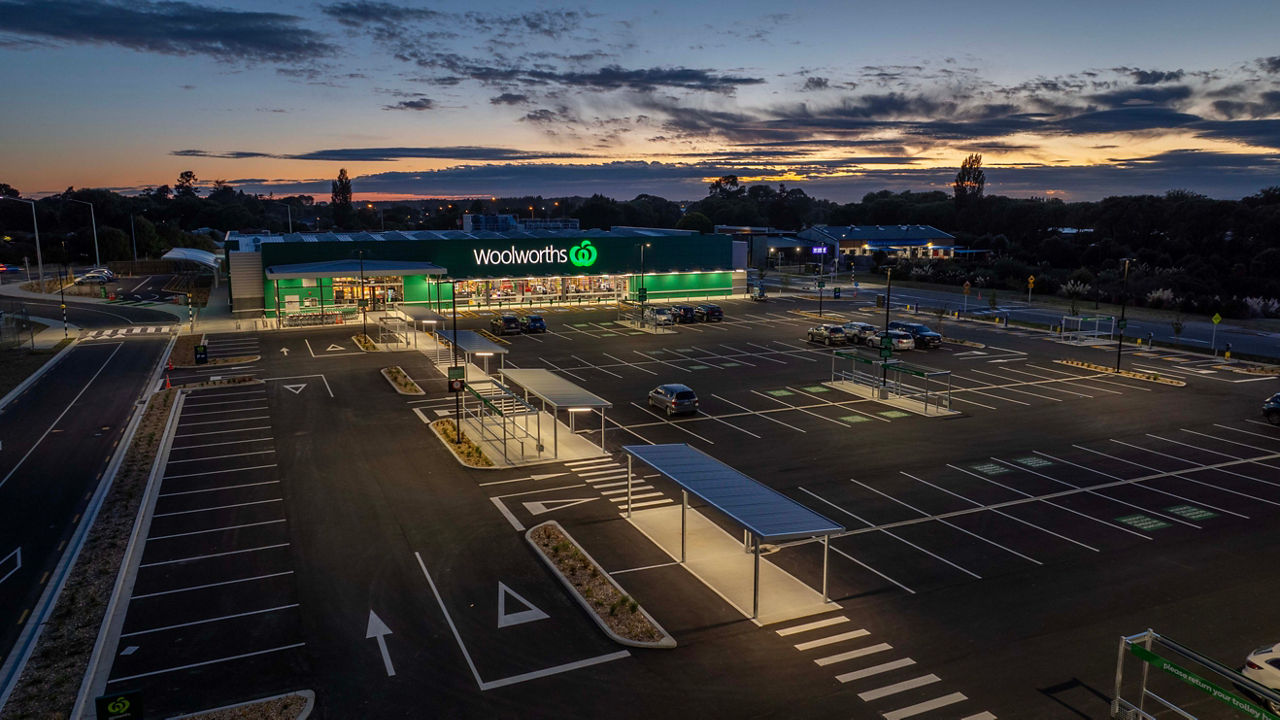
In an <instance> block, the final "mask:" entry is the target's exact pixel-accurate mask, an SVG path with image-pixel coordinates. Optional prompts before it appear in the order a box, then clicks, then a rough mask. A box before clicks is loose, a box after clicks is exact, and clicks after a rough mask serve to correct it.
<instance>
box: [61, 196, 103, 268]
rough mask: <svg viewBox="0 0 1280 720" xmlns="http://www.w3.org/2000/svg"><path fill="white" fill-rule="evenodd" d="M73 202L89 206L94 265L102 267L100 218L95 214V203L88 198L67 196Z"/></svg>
mask: <svg viewBox="0 0 1280 720" xmlns="http://www.w3.org/2000/svg"><path fill="white" fill-rule="evenodd" d="M67 199H68V200H70V201H71V202H73V203H80V204H81V205H88V206H89V222H90V223H91V224H92V225H93V266H94V267H101V266H102V258H101V257H99V256H98V220H97V218H95V217H94V215H93V203H91V202H89V201H88V200H76V199H75V198H67Z"/></svg>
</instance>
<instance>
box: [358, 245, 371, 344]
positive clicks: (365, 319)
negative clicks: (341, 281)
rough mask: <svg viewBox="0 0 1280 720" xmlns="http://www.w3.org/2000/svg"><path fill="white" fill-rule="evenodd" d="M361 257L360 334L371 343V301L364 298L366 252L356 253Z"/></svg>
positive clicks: (359, 251)
mask: <svg viewBox="0 0 1280 720" xmlns="http://www.w3.org/2000/svg"><path fill="white" fill-rule="evenodd" d="M356 252H357V253H358V254H359V255H360V325H361V330H360V332H361V333H363V334H364V339H365V342H368V341H369V301H368V300H367V299H365V296H364V291H365V287H364V250H357V251H356Z"/></svg>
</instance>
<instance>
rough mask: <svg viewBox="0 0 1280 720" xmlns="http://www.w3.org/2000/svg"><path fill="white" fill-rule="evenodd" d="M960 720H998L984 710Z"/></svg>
mask: <svg viewBox="0 0 1280 720" xmlns="http://www.w3.org/2000/svg"><path fill="white" fill-rule="evenodd" d="M960 720H996V716H995V715H992V714H991V713H990V712H988V711H986V710H983V711H982V712H980V713H978V714H977V715H969V716H967V717H963V718H961V719H960Z"/></svg>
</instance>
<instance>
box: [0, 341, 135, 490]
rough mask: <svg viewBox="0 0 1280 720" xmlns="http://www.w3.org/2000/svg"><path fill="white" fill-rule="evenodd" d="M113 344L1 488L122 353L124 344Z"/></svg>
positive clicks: (0, 483) (1, 482) (5, 477)
mask: <svg viewBox="0 0 1280 720" xmlns="http://www.w3.org/2000/svg"><path fill="white" fill-rule="evenodd" d="M113 344H114V345H115V346H116V347H115V349H114V350H112V351H111V354H110V355H108V356H107V359H106V360H103V361H102V364H101V365H99V366H98V370H97V372H95V373H94V374H93V377H91V378H89V382H86V383H85V384H84V387H82V388H80V392H78V393H76V396H75V397H73V398H71V402H70V403H67V407H66V408H65V409H63V411H62V412H60V413H58V417H56V418H54V419H53V422H52V423H50V424H49V429H48V430H45V431H44V434H43V435H41V436H40V439H38V440H36V441H35V442H34V443H32V444H31V447H30V448H29V449H28V450H27V452H26V454H25V455H23V456H22V458H21V459H20V460H18V464H17V465H14V466H13V469H12V470H10V471H9V473H8V474H7V475H5V476H4V478H3V479H0V488H2V487H4V484H5V483H7V482H9V478H11V477H13V474H14V473H16V472H18V468H20V467H22V464H23V463H24V462H26V461H27V458H29V457H31V453H33V452H35V451H36V448H37V447H39V446H40V443H42V442H44V439H45V438H46V437H48V436H49V433H51V432H53V429H54V428H55V427H57V425H58V423H60V422H62V418H63V417H64V416H65V415H66V414H67V413H68V412H70V411H71V408H72V407H73V406H74V405H75V404H76V403H77V402H79V401H80V396H82V395H84V393H85V391H86V390H88V389H89V386H90V385H92V384H93V381H94V380H97V379H98V376H99V375H101V374H102V371H103V370H105V369H107V365H108V364H110V363H111V360H112V359H113V358H115V356H116V353H118V352H120V348H122V347H124V343H113ZM99 347H105V346H99ZM64 364H65V363H64Z"/></svg>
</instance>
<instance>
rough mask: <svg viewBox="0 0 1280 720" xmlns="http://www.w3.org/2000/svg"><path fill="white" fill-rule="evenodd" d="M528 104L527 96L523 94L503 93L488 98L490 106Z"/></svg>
mask: <svg viewBox="0 0 1280 720" xmlns="http://www.w3.org/2000/svg"><path fill="white" fill-rule="evenodd" d="M527 102H529V96H528V95H525V94H523V93H509V92H504V93H502V94H501V95H499V96H497V97H493V98H489V104H490V105H523V104H525V103H527Z"/></svg>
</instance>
